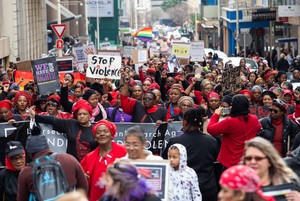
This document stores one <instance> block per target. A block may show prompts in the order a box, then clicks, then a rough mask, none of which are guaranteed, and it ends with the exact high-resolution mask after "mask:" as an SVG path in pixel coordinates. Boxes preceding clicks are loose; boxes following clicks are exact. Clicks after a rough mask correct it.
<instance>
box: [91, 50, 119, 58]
mask: <svg viewBox="0 0 300 201" xmlns="http://www.w3.org/2000/svg"><path fill="white" fill-rule="evenodd" d="M97 54H99V55H107V56H119V57H120V56H121V51H120V50H97Z"/></svg>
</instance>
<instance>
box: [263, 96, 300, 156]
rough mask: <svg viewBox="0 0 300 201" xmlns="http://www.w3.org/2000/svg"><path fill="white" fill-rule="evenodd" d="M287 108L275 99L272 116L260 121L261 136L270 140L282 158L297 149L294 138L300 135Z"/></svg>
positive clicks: (271, 108) (271, 109)
mask: <svg viewBox="0 0 300 201" xmlns="http://www.w3.org/2000/svg"><path fill="white" fill-rule="evenodd" d="M286 108H287V105H286V103H284V102H283V101H282V100H280V99H274V100H273V104H272V106H271V107H270V111H271V113H270V115H269V116H267V117H264V118H262V119H260V123H261V125H262V130H261V131H260V133H259V136H261V137H263V138H265V139H267V140H269V141H270V142H271V143H272V144H273V146H274V147H275V149H276V150H277V151H278V153H279V154H280V155H281V156H282V157H285V156H286V155H287V154H288V153H289V151H291V150H293V149H294V148H296V147H297V145H296V144H295V145H294V138H295V137H296V135H298V134H300V132H299V127H298V126H297V125H296V123H295V122H293V121H292V120H291V119H289V118H287V116H286Z"/></svg>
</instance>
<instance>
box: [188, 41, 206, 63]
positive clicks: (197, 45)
mask: <svg viewBox="0 0 300 201" xmlns="http://www.w3.org/2000/svg"><path fill="white" fill-rule="evenodd" d="M190 56H191V58H190V61H193V62H195V61H203V60H204V57H205V52H204V41H195V42H191V47H190Z"/></svg>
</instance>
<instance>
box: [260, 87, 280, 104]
mask: <svg viewBox="0 0 300 201" xmlns="http://www.w3.org/2000/svg"><path fill="white" fill-rule="evenodd" d="M276 98H277V96H276V95H275V94H274V93H273V92H271V91H264V92H263V93H262V104H263V106H266V107H271V106H272V104H273V99H276Z"/></svg>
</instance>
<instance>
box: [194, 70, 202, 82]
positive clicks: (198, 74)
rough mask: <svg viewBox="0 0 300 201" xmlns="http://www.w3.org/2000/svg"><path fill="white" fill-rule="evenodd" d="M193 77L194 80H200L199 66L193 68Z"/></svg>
mask: <svg viewBox="0 0 300 201" xmlns="http://www.w3.org/2000/svg"><path fill="white" fill-rule="evenodd" d="M195 79H196V81H201V69H200V68H196V69H195Z"/></svg>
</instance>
